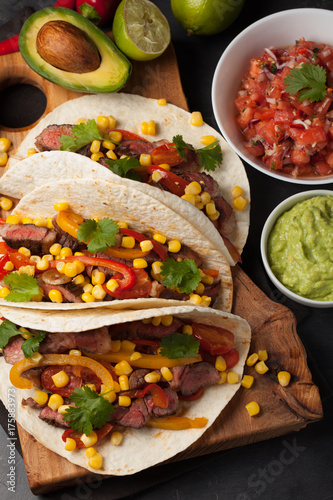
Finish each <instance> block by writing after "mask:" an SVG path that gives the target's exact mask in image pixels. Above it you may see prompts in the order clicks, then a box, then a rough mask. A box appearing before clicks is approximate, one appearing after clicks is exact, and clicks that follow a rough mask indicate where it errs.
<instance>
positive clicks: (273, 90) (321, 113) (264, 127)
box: [235, 38, 333, 177]
mask: <svg viewBox="0 0 333 500" xmlns="http://www.w3.org/2000/svg"><path fill="white" fill-rule="evenodd" d="M316 66H317V68H314V67H316ZM318 66H320V68H318ZM321 68H323V70H321ZM295 69H297V70H298V71H297V72H296V73H299V74H300V75H301V73H303V72H305V70H313V73H315V74H317V73H320V72H322V74H323V76H324V83H323V85H324V87H323V88H324V92H323V93H322V95H321V96H320V97H319V99H318V97H317V98H316V97H314V94H311V92H310V93H309V96H310V97H308V98H305V99H304V96H303V95H302V93H301V92H300V91H296V92H295V91H294V92H291V90H290V89H291V87H289V86H288V85H287V81H288V80H289V81H290V78H291V77H292V76H293V71H294V70H295ZM332 71H333V48H332V47H330V46H328V45H326V44H324V43H315V42H311V41H306V40H304V38H301V39H300V40H298V41H297V42H296V44H295V45H292V46H291V47H288V48H272V47H270V48H266V49H265V50H264V53H263V54H262V55H261V56H259V57H255V58H252V59H251V62H250V68H249V70H248V71H246V73H245V74H244V75H243V78H242V80H241V85H240V89H239V91H238V94H237V98H236V100H235V105H236V108H237V117H236V120H237V123H238V125H239V127H240V129H241V131H242V133H243V135H244V147H245V148H246V150H247V151H248V152H249V153H250V154H251V155H253V156H254V157H257V158H260V159H261V160H262V161H263V163H264V164H265V165H266V166H267V167H268V168H269V169H271V170H278V171H280V172H283V173H285V174H288V175H292V176H293V177H316V176H326V175H330V174H333V106H332V99H333V92H332V88H331V87H333V77H332V76H331V72H332ZM303 76H304V75H303V74H302V75H301V78H303ZM286 79H287V80H286ZM311 85H314V87H315V88H316V87H317V86H319V85H320V82H317V81H316V78H315V79H312V81H311V79H310V80H308V81H306V80H304V88H305V89H307V90H309V88H310V89H311ZM287 87H288V91H289V92H288V91H287Z"/></svg>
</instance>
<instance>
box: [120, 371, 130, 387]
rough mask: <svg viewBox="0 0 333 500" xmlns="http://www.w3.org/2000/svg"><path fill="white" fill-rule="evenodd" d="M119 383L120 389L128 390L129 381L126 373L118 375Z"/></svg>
mask: <svg viewBox="0 0 333 500" xmlns="http://www.w3.org/2000/svg"><path fill="white" fill-rule="evenodd" d="M119 385H120V389H121V390H122V391H128V390H129V383H128V376H127V375H120V377H119Z"/></svg>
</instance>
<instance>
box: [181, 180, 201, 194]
mask: <svg viewBox="0 0 333 500" xmlns="http://www.w3.org/2000/svg"><path fill="white" fill-rule="evenodd" d="M200 193H201V185H200V184H199V182H197V181H193V182H190V183H189V184H188V185H187V186H186V188H185V194H194V195H196V194H200Z"/></svg>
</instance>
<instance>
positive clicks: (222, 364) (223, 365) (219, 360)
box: [215, 356, 227, 372]
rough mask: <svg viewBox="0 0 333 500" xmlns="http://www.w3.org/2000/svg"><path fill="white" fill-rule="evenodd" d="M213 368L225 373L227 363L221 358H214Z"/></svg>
mask: <svg viewBox="0 0 333 500" xmlns="http://www.w3.org/2000/svg"><path fill="white" fill-rule="evenodd" d="M215 368H216V369H217V371H218V372H225V371H226V369H227V363H226V362H225V359H224V357H223V356H216V360H215Z"/></svg>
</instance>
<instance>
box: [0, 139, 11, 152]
mask: <svg viewBox="0 0 333 500" xmlns="http://www.w3.org/2000/svg"><path fill="white" fill-rule="evenodd" d="M10 146H11V142H10V140H9V139H8V138H7V137H0V151H4V152H5V153H7V151H8V149H9V148H10Z"/></svg>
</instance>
